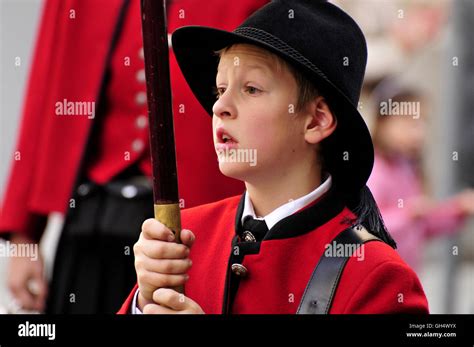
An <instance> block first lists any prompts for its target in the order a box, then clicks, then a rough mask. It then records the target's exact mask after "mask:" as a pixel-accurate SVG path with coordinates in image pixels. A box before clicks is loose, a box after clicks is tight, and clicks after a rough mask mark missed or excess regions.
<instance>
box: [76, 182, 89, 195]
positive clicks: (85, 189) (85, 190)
mask: <svg viewBox="0 0 474 347" xmlns="http://www.w3.org/2000/svg"><path fill="white" fill-rule="evenodd" d="M90 192H91V185H90V184H87V183H82V184H81V185H80V186H79V187H77V194H79V196H87V195H88V194H89V193H90Z"/></svg>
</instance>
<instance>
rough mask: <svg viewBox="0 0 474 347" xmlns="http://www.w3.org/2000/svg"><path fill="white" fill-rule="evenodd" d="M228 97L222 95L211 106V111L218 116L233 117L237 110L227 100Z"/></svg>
mask: <svg viewBox="0 0 474 347" xmlns="http://www.w3.org/2000/svg"><path fill="white" fill-rule="evenodd" d="M228 99H229V97H228V96H226V95H222V96H221V97H220V98H219V99H218V100H217V101H216V102H215V103H214V106H213V107H212V112H213V113H214V114H215V115H216V116H217V117H220V118H224V117H225V118H235V116H236V115H237V111H236V109H235V106H234V105H233V104H232V103H231V102H230V101H229V100H228Z"/></svg>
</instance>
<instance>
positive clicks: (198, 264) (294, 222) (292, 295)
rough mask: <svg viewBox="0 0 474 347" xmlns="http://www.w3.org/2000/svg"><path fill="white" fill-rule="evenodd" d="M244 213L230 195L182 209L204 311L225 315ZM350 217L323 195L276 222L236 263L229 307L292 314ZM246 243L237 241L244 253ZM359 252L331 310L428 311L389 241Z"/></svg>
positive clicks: (191, 291)
mask: <svg viewBox="0 0 474 347" xmlns="http://www.w3.org/2000/svg"><path fill="white" fill-rule="evenodd" d="M242 210H243V206H242V202H241V203H240V206H239V197H232V198H228V199H225V200H222V201H219V202H216V203H212V204H208V205H204V206H199V207H196V208H192V209H188V210H186V211H183V215H182V223H183V228H186V229H190V230H192V231H193V232H194V233H195V235H196V241H195V243H194V245H193V247H192V249H191V253H190V258H191V259H192V260H193V266H192V268H191V269H190V271H189V276H190V278H189V280H188V282H186V286H185V291H186V295H187V296H189V297H190V298H191V299H193V300H195V301H196V302H197V303H198V304H199V305H200V306H201V307H202V309H203V310H204V312H206V313H222V312H223V305H224V301H225V299H224V298H225V295H226V276H232V275H231V274H230V271H229V273H228V268H229V259H230V256H231V252H232V251H233V250H235V249H234V248H233V246H232V239H233V238H234V236H235V232H234V230H236V228H238V226H237V224H235V223H236V222H235V221H240V218H241V213H242ZM353 217H354V215H353V214H352V212H351V211H350V210H348V209H347V208H345V207H344V206H343V204H341V203H339V202H337V199H336V198H335V197H334V196H333V195H332V194H326V195H325V196H324V197H323V198H322V199H321V200H320V201H318V202H317V203H316V204H313V205H309V206H308V207H307V208H305V209H303V210H301V211H299V212H297V213H295V214H293V215H292V216H289V217H287V218H285V219H283V220H282V221H280V222H279V223H277V224H276V225H275V226H274V227H273V228H272V229H271V230H270V231H269V232H268V234H267V236H266V237H265V239H264V240H263V241H262V242H261V244H260V246H259V250H258V251H257V252H256V253H255V254H247V255H245V256H244V258H243V261H242V262H241V264H242V265H244V266H245V267H246V268H247V270H248V273H247V276H246V277H244V278H243V279H242V280H241V282H240V285H239V287H238V290H237V294H236V296H235V300H234V303H233V306H232V309H231V312H232V313H264V314H267V313H268V314H294V313H296V310H297V308H298V305H299V303H300V301H301V298H302V295H303V291H304V289H305V287H306V285H307V283H308V281H309V279H310V277H311V274H312V272H313V270H314V268H315V266H316V264H317V263H318V261H319V259H320V258H321V256H322V255H323V253H324V251H325V245H327V244H331V242H332V240H333V239H334V238H335V237H336V236H337V235H338V234H339V233H340V232H341V231H343V230H344V229H346V228H347V227H348V225H347V224H346V223H344V222H343V221H344V220H345V219H346V218H353ZM243 243H245V242H242V243H239V244H238V246H239V249H240V251H241V252H244V253H245V250H244V246H243V245H242V244H243ZM234 246H235V244H234ZM257 248H258V247H257ZM362 252H363V253H360V254H362V255H363V257H359V258H358V257H356V256H353V257H351V258H350V259H349V260H348V262H347V264H346V266H345V268H344V270H343V273H342V275H341V279H340V282H339V286H338V287H337V289H336V293H335V296H334V300H333V304H332V307H331V309H330V313H413V314H415V313H428V303H427V300H426V297H425V294H424V292H423V289H422V287H421V284H420V282H419V280H418V278H417V276H416V274H415V273H414V272H413V271H412V270H411V269H410V268H409V267H408V265H406V264H405V263H404V262H403V260H402V259H401V258H400V257H399V256H398V254H397V253H396V252H395V251H394V250H393V249H392V248H391V247H390V246H388V245H387V244H385V243H383V242H369V243H367V244H364V245H363V246H362ZM250 253H252V252H250ZM253 253H254V252H253ZM360 254H359V255H360ZM135 291H136V287H135V289H134V290H133V291H132V293H131V294H130V296H129V297H128V298H127V300H126V301H125V303H124V304H123V306H122V308H121V309H120V311H119V313H120V314H124V313H127V312H129V309H130V304H131V301H132V299H133V294H134V293H135Z"/></svg>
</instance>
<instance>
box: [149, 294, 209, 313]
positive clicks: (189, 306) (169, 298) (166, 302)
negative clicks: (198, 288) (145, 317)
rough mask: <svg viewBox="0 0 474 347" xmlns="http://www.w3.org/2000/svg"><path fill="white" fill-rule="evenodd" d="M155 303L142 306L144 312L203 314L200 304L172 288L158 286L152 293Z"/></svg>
mask: <svg viewBox="0 0 474 347" xmlns="http://www.w3.org/2000/svg"><path fill="white" fill-rule="evenodd" d="M153 301H154V302H155V303H153V304H148V305H146V306H145V307H144V309H143V313H145V314H204V311H203V310H202V308H201V306H199V305H198V304H197V303H196V302H195V301H194V300H192V299H190V298H188V297H187V296H185V295H184V294H180V293H178V292H177V291H175V290H173V289H168V288H160V289H157V290H156V291H155V292H154V293H153Z"/></svg>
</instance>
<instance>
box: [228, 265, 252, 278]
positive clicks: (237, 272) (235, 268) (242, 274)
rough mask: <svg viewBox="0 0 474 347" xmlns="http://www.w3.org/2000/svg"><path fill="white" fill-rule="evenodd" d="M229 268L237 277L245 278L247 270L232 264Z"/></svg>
mask: <svg viewBox="0 0 474 347" xmlns="http://www.w3.org/2000/svg"><path fill="white" fill-rule="evenodd" d="M230 268H231V270H232V272H233V273H234V274H235V275H236V276H239V277H245V276H247V273H248V270H247V268H246V267H245V266H243V265H242V264H232V266H231V267H230Z"/></svg>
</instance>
